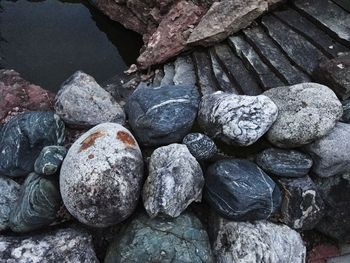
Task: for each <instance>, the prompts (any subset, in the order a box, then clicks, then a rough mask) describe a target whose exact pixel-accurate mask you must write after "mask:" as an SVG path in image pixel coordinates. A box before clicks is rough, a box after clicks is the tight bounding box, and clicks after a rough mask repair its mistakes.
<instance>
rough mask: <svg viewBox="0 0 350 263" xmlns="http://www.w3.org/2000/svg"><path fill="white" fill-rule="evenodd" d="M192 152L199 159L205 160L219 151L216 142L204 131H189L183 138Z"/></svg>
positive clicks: (183, 141)
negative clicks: (203, 132)
mask: <svg viewBox="0 0 350 263" xmlns="http://www.w3.org/2000/svg"><path fill="white" fill-rule="evenodd" d="M182 143H183V144H185V145H186V146H187V148H188V150H189V151H190V153H191V154H192V155H193V156H194V157H195V158H196V159H197V160H198V161H204V160H208V159H210V158H212V157H213V156H214V155H215V154H216V153H217V151H218V149H217V147H216V145H215V142H214V141H213V140H212V139H210V138H209V137H208V136H207V135H205V134H202V133H189V134H187V135H186V136H185V138H184V139H183V140H182Z"/></svg>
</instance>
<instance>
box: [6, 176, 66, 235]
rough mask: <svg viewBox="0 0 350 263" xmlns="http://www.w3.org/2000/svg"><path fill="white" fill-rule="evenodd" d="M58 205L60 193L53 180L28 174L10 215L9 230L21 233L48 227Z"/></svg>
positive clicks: (58, 207) (53, 219) (52, 220)
mask: <svg viewBox="0 0 350 263" xmlns="http://www.w3.org/2000/svg"><path fill="white" fill-rule="evenodd" d="M60 204H61V197H60V192H59V189H58V185H57V183H56V182H55V180H53V178H51V179H50V178H45V177H41V176H40V175H37V174H35V173H31V174H29V175H28V177H27V178H26V180H25V181H24V183H23V185H22V186H21V193H20V196H19V198H18V201H17V203H16V205H15V206H13V208H12V211H11V214H10V228H11V230H12V231H14V232H20V233H22V232H28V231H32V230H37V229H41V228H43V227H45V226H48V225H49V224H51V223H53V222H54V221H55V219H56V215H57V213H58V210H59V209H60Z"/></svg>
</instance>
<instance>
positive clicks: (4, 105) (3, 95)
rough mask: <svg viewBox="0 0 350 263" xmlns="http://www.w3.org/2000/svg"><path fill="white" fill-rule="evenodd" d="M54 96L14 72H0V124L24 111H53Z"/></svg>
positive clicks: (5, 70)
mask: <svg viewBox="0 0 350 263" xmlns="http://www.w3.org/2000/svg"><path fill="white" fill-rule="evenodd" d="M54 96H55V95H54V94H53V93H51V92H49V91H47V90H44V89H43V88H41V87H39V86H37V85H34V84H30V83H29V82H28V81H26V80H24V79H23V78H21V76H20V75H19V73H17V72H16V71H14V70H7V69H4V70H0V124H2V123H5V122H6V121H7V120H8V119H9V118H11V117H12V116H14V115H16V114H19V113H21V112H25V111H53V100H54Z"/></svg>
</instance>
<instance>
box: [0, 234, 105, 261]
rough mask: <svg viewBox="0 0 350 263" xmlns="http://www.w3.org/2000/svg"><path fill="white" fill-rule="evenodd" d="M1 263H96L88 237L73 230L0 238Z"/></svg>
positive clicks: (89, 237)
mask: <svg viewBox="0 0 350 263" xmlns="http://www.w3.org/2000/svg"><path fill="white" fill-rule="evenodd" d="M0 258H1V262H3V263H14V262H17V263H38V262H43V263H49V262H62V263H69V262H75V263H98V262H99V261H98V259H97V257H96V255H95V252H94V248H93V245H92V240H91V236H89V235H88V234H87V233H85V232H83V231H81V230H77V229H74V228H63V229H59V230H57V231H55V232H49V233H45V234H36V235H30V236H4V235H1V236H0Z"/></svg>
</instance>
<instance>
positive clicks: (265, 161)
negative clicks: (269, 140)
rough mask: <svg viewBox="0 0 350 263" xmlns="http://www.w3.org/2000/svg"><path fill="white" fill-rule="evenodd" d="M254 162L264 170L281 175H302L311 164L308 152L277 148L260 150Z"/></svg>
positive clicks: (305, 173)
mask: <svg viewBox="0 0 350 263" xmlns="http://www.w3.org/2000/svg"><path fill="white" fill-rule="evenodd" d="M256 162H257V164H258V165H259V166H260V167H261V168H262V169H263V170H264V171H265V172H267V173H269V174H273V175H277V176H281V177H303V176H305V175H307V174H308V173H309V171H310V169H311V167H312V164H313V162H312V159H311V157H310V156H309V155H308V154H305V153H302V152H299V151H296V150H284V149H278V148H269V149H266V150H264V151H262V152H261V153H259V154H258V155H257V157H256Z"/></svg>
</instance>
